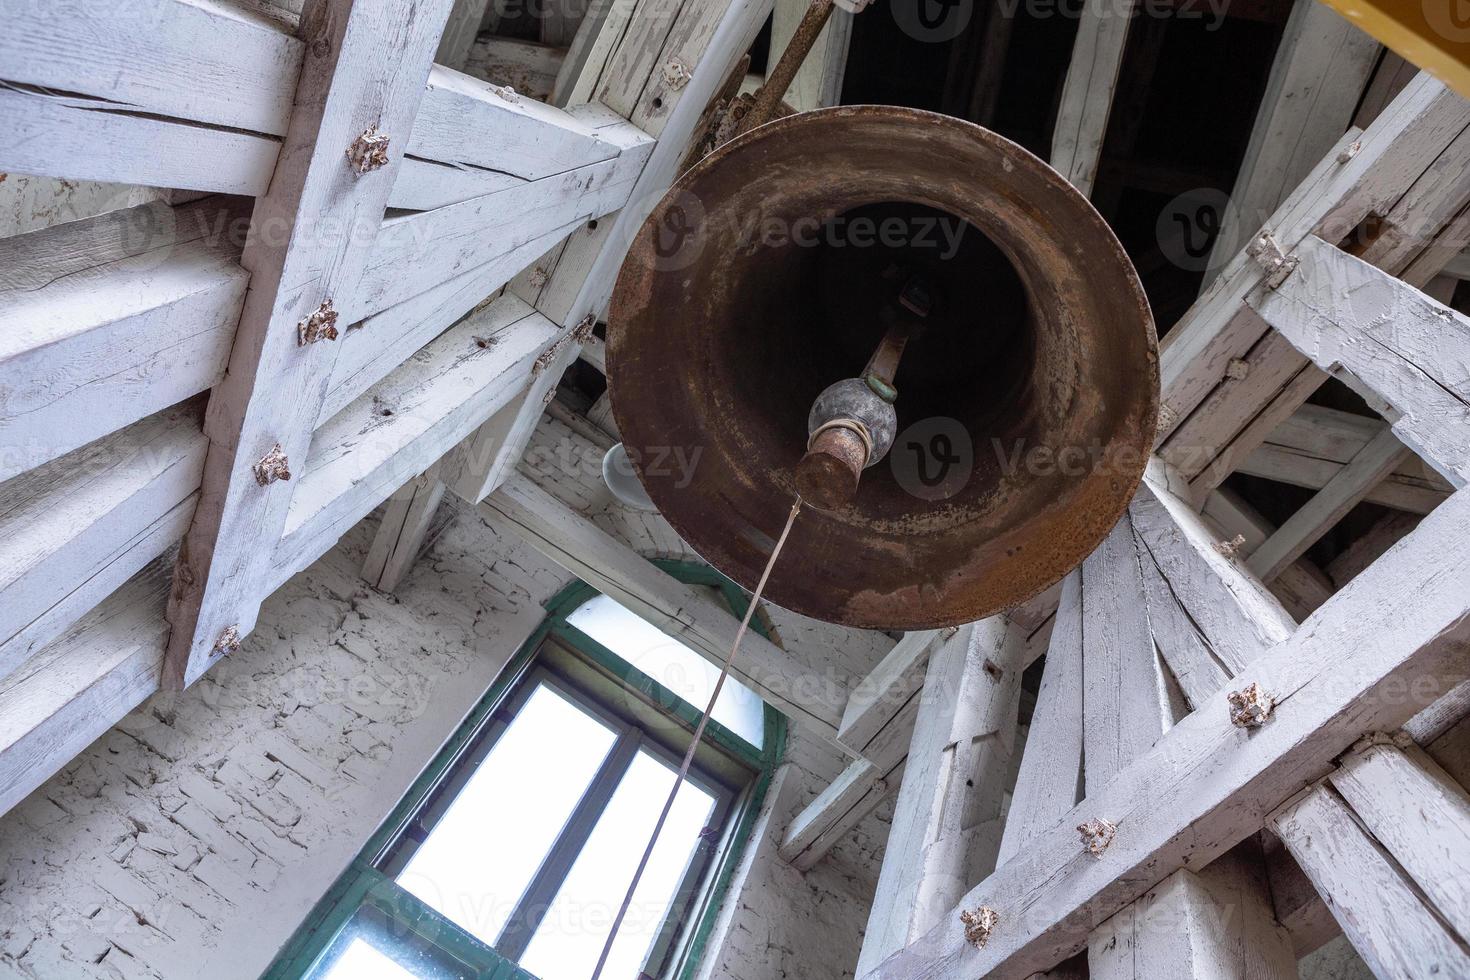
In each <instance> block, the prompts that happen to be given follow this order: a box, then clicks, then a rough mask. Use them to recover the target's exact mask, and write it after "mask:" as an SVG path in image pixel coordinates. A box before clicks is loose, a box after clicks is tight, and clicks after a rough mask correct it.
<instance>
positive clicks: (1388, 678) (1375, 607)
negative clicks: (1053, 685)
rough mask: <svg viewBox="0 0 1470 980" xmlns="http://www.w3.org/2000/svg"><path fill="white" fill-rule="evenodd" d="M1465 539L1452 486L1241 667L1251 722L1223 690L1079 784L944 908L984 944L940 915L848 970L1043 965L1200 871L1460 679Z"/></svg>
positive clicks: (909, 972)
mask: <svg viewBox="0 0 1470 980" xmlns="http://www.w3.org/2000/svg"><path fill="white" fill-rule="evenodd" d="M1465 534H1470V496H1466V495H1465V494H1462V493H1457V494H1456V495H1455V496H1454V497H1451V498H1450V500H1449V501H1447V502H1446V503H1445V504H1444V505H1443V506H1442V507H1440V508H1439V509H1437V510H1436V511H1435V512H1434V513H1433V514H1430V515H1429V516H1428V517H1426V518H1425V520H1424V523H1422V524H1421V525H1420V526H1419V528H1418V529H1417V530H1416V531H1415V532H1414V533H1413V534H1412V535H1410V536H1409V537H1408V538H1406V539H1405V540H1404V541H1403V542H1401V543H1400V544H1399V546H1398V547H1396V548H1394V549H1392V550H1391V551H1389V553H1388V554H1386V555H1384V556H1383V558H1381V559H1379V560H1378V561H1377V562H1375V563H1374V564H1373V565H1372V566H1371V567H1370V568H1368V569H1367V570H1366V571H1364V572H1363V573H1362V574H1361V575H1359V576H1358V577H1357V578H1356V579H1354V580H1353V581H1352V582H1351V583H1349V584H1348V585H1347V586H1346V587H1345V588H1343V589H1342V590H1341V591H1339V592H1338V593H1337V594H1336V595H1335V596H1333V597H1332V598H1331V599H1329V600H1328V601H1327V603H1326V604H1325V605H1324V606H1323V607H1322V608H1321V609H1320V610H1318V611H1317V613H1316V615H1315V617H1314V619H1313V625H1312V628H1310V629H1301V630H1297V631H1296V632H1294V633H1293V634H1292V635H1291V636H1290V637H1289V638H1288V639H1286V640H1284V641H1282V642H1281V643H1279V644H1277V646H1276V647H1274V648H1273V649H1272V650H1270V651H1269V652H1268V653H1266V654H1265V655H1263V656H1261V657H1258V658H1257V659H1256V660H1255V661H1254V662H1252V663H1250V664H1248V665H1246V668H1245V669H1244V670H1243V671H1242V672H1241V673H1240V674H1238V675H1237V676H1236V678H1235V680H1234V682H1233V684H1232V687H1233V688H1237V689H1241V688H1246V687H1248V686H1250V685H1251V684H1258V685H1259V686H1260V687H1261V688H1262V689H1263V690H1265V691H1267V692H1269V693H1270V694H1271V695H1272V696H1273V698H1274V699H1275V710H1274V711H1273V712H1272V713H1271V715H1270V716H1269V718H1268V720H1267V721H1266V722H1265V723H1264V724H1263V725H1262V726H1261V727H1259V728H1257V729H1252V730H1246V729H1243V728H1241V727H1238V726H1237V725H1236V724H1235V723H1234V722H1232V721H1231V719H1230V717H1229V711H1228V706H1227V704H1226V702H1225V698H1224V697H1223V695H1222V696H1221V697H1218V698H1216V699H1214V700H1212V701H1211V702H1210V703H1209V704H1207V705H1206V706H1204V707H1203V708H1202V709H1200V710H1196V711H1194V712H1191V713H1190V714H1189V715H1187V716H1185V717H1184V718H1182V719H1180V720H1179V721H1178V722H1176V723H1175V725H1174V726H1173V727H1172V728H1171V729H1169V731H1168V733H1167V734H1165V735H1164V736H1163V737H1162V738H1160V739H1159V740H1158V742H1157V744H1155V745H1154V747H1153V748H1152V749H1150V750H1149V751H1148V752H1147V753H1146V754H1144V755H1143V756H1142V757H1140V758H1139V759H1137V760H1135V762H1134V763H1133V764H1132V765H1130V766H1128V767H1127V768H1125V769H1123V770H1122V771H1121V772H1120V773H1119V774H1118V776H1117V777H1116V778H1115V779H1114V780H1112V781H1111V782H1109V783H1108V784H1107V785H1106V786H1104V787H1101V788H1100V789H1098V790H1097V791H1095V792H1094V791H1092V789H1091V787H1089V792H1088V796H1087V798H1086V799H1084V800H1083V801H1082V803H1080V804H1079V805H1078V806H1077V807H1076V808H1074V809H1073V811H1072V812H1071V813H1070V814H1069V815H1068V816H1067V817H1066V818H1064V820H1063V821H1059V822H1058V823H1057V825H1055V826H1053V827H1052V828H1050V829H1047V830H1044V831H1042V832H1041V833H1040V834H1039V835H1038V836H1037V837H1036V838H1035V839H1034V841H1033V842H1032V844H1031V845H1029V846H1027V847H1026V848H1024V849H1022V850H1021V851H1020V852H1019V853H1017V854H1016V855H1015V856H1013V857H1012V858H1011V859H1010V860H1008V861H1006V862H1004V863H1003V864H1001V865H1000V866H999V867H997V868H996V870H995V872H994V873H992V874H991V875H990V876H989V877H988V878H986V879H985V880H984V881H982V882H981V883H980V884H979V885H977V886H976V887H975V888H974V889H972V890H971V891H970V893H969V894H967V895H966V896H965V898H964V899H963V900H962V901H961V903H959V904H958V905H957V906H956V907H955V909H954V913H955V914H958V911H959V910H960V909H962V908H965V909H969V908H976V907H978V906H989V907H991V908H994V909H996V910H997V911H998V912H1000V913H1001V916H1002V920H1001V921H1002V925H1001V927H1000V928H997V929H996V930H994V932H993V933H992V934H991V936H990V940H989V942H988V943H987V945H986V946H985V947H984V948H983V949H978V950H977V949H972V948H969V947H968V946H967V945H966V944H965V942H964V938H963V937H962V936H959V935H956V934H955V932H954V930H953V929H951V928H948V923H941V926H940V927H936V928H935V929H932V930H930V931H929V932H928V933H925V934H924V935H923V936H921V937H920V938H918V939H916V940H914V941H913V942H911V943H910V944H909V945H908V946H907V947H906V948H905V949H904V950H903V952H901V953H897V954H895V955H894V956H892V957H890V958H889V959H888V960H886V961H884V962H883V963H882V964H880V965H879V966H878V967H877V969H875V970H874V971H872V972H871V973H869V974H867V976H866V977H864V978H863V980H867V977H871V978H881V980H900V978H902V980H974V977H976V976H985V975H987V974H989V973H991V972H992V971H998V972H997V973H996V975H1000V976H1026V975H1028V974H1030V973H1033V972H1035V971H1037V970H1045V969H1049V968H1050V967H1051V966H1052V965H1053V964H1056V963H1058V962H1061V961H1062V960H1065V959H1067V958H1068V957H1070V956H1072V955H1074V954H1075V953H1077V952H1078V951H1079V950H1081V949H1083V948H1085V947H1086V945H1087V937H1088V934H1089V933H1090V932H1091V931H1092V929H1093V928H1094V927H1095V926H1097V925H1100V924H1102V922H1103V921H1105V920H1106V919H1107V918H1108V917H1110V916H1111V915H1112V914H1113V913H1115V912H1117V911H1119V910H1121V909H1122V908H1123V907H1125V906H1126V905H1127V904H1128V903H1130V902H1132V901H1133V900H1135V899H1137V898H1139V897H1141V896H1143V895H1144V894H1146V893H1147V892H1148V890H1149V889H1150V888H1151V887H1153V885H1155V884H1157V883H1158V882H1160V881H1162V880H1163V879H1164V878H1166V877H1168V875H1170V874H1172V873H1173V872H1174V871H1177V870H1179V869H1181V868H1185V867H1190V868H1200V867H1203V866H1206V865H1207V864H1208V863H1209V862H1211V861H1212V860H1214V859H1215V858H1216V857H1218V856H1220V855H1221V854H1224V853H1225V852H1226V851H1228V850H1229V849H1231V848H1232V847H1234V846H1235V845H1236V844H1238V843H1240V842H1241V841H1242V840H1245V839H1246V838H1247V837H1249V836H1251V835H1253V834H1255V833H1256V832H1257V831H1259V829H1260V827H1261V823H1262V821H1263V820H1264V816H1265V814H1267V813H1269V812H1270V811H1271V810H1272V809H1274V808H1275V807H1277V806H1280V805H1281V804H1282V803H1283V802H1285V801H1286V800H1287V799H1288V798H1289V797H1291V796H1292V795H1293V794H1294V793H1296V792H1298V791H1300V790H1301V789H1302V788H1304V787H1305V786H1306V785H1308V784H1309V782H1310V780H1311V779H1312V778H1313V775H1314V774H1316V773H1320V772H1323V771H1325V770H1326V767H1327V766H1328V765H1329V764H1330V763H1331V761H1332V760H1333V759H1335V758H1337V757H1338V756H1339V755H1341V754H1342V752H1343V751H1345V750H1346V749H1347V748H1348V747H1349V746H1351V745H1352V743H1353V742H1354V741H1356V740H1357V738H1358V737H1359V736H1360V735H1361V734H1362V732H1364V731H1372V730H1393V729H1395V728H1397V727H1399V726H1402V725H1403V724H1404V723H1405V722H1406V721H1407V720H1409V719H1410V718H1412V717H1413V716H1414V715H1415V714H1417V713H1418V712H1419V711H1420V710H1422V709H1423V708H1424V707H1426V706H1427V704H1428V703H1429V702H1432V701H1433V700H1436V699H1437V695H1439V694H1442V693H1443V692H1445V691H1448V690H1449V689H1450V688H1452V687H1454V685H1455V684H1457V683H1459V682H1460V681H1461V680H1463V679H1465V677H1467V676H1470V656H1467V650H1470V618H1467V614H1470V553H1466V552H1464V551H1463V550H1462V549H1445V548H1443V546H1442V543H1443V542H1444V541H1447V540H1461V538H1462V536H1463V535H1465ZM1406 691H1407V692H1408V693H1407V694H1406V693H1405V692H1406ZM1093 813H1101V814H1105V815H1107V818H1108V819H1109V820H1111V821H1112V822H1113V823H1114V824H1115V825H1116V827H1117V828H1118V833H1117V835H1116V837H1115V839H1114V840H1113V843H1112V844H1111V846H1109V847H1108V849H1107V850H1106V852H1105V853H1104V854H1103V855H1102V856H1101V857H1100V858H1098V859H1096V860H1093V859H1092V857H1091V855H1082V854H1079V846H1080V845H1079V841H1078V838H1077V831H1076V830H1075V829H1073V826H1072V824H1075V823H1079V822H1081V821H1082V820H1085V819H1087V817H1088V816H1089V815H1090V814H1093ZM1303 867H1305V865H1303ZM1308 871H1309V873H1310V869H1308ZM1008 909H1009V910H1010V911H1011V913H1012V914H1011V915H1010V916H1008V917H1007V916H1006V911H1007V910H1008ZM1006 923H1009V925H1006ZM1446 975H1453V972H1451V973H1450V974H1446Z"/></svg>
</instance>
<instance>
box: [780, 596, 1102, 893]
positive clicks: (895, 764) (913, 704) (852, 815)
mask: <svg viewBox="0 0 1470 980" xmlns="http://www.w3.org/2000/svg"><path fill="white" fill-rule="evenodd" d="M1007 618H1008V619H1010V621H1011V622H1012V624H1013V625H1014V626H1015V627H1016V628H1017V629H1019V630H1020V631H1021V633H1022V634H1023V635H1025V636H1026V643H1025V649H1024V651H1023V653H1022V659H1023V661H1024V663H1023V667H1029V666H1030V665H1031V664H1032V663H1034V662H1035V661H1036V660H1038V659H1039V658H1040V657H1041V655H1042V654H1043V653H1045V652H1046V649H1047V644H1048V643H1049V642H1050V639H1051V635H1052V628H1051V619H1050V618H1048V619H1046V621H1045V622H1043V623H1039V624H1033V623H1031V622H1030V621H1029V617H1020V618H1017V617H1015V616H1009V615H1008V616H1007ZM942 633H943V631H941V634H942ZM898 652H899V651H898V650H897V648H895V650H894V651H891V653H898ZM930 652H931V653H932V651H930ZM902 659H905V660H907V656H906V655H905V656H904V657H903V658H902ZM874 673H877V671H874ZM1079 677H1080V675H1079ZM1079 683H1080V681H1079ZM920 685H922V678H921V679H920ZM889 690H890V691H894V690H895V689H894V688H890V689H889ZM857 691H858V688H855V689H854V692H853V697H850V698H849V699H848V710H849V711H850V710H851V708H852V706H853V705H854V704H855V703H858V702H857V698H856V695H857ZM890 708H891V709H892V710H891V713H888V714H887V721H886V722H885V723H884V724H883V725H881V726H879V727H876V728H875V729H873V730H872V734H871V735H869V736H868V737H867V739H866V740H865V741H863V743H862V748H861V754H862V758H860V759H858V760H856V761H855V762H853V763H851V764H850V765H848V767H847V768H846V769H844V770H843V771H842V773H841V774H840V775H839V776H838V777H837V778H836V779H834V780H833V781H832V784H831V785H830V786H829V787H828V788H827V789H826V790H824V791H823V792H822V793H821V794H820V795H818V796H817V798H816V799H814V800H812V802H811V803H810V804H808V805H807V806H806V807H805V808H804V809H803V810H802V811H801V813H799V814H798V815H797V816H796V817H795V818H793V820H792V822H791V825H790V827H789V828H788V829H787V833H786V837H785V839H784V841H783V843H782V845H781V849H780V854H781V857H782V859H783V860H786V861H789V862H790V863H791V864H792V865H794V866H795V867H796V868H798V869H800V870H802V871H807V870H810V869H811V868H812V867H813V866H815V865H816V864H817V862H818V861H820V860H821V859H822V857H823V856H825V855H826V853H827V852H828V851H829V850H831V849H832V847H833V846H835V845H836V844H837V843H838V842H839V841H841V840H842V838H843V837H845V836H846V835H847V832H848V831H849V830H851V829H852V828H853V827H855V826H857V825H858V824H859V823H860V822H861V821H862V820H863V818H864V817H866V816H867V815H868V814H869V813H872V812H873V811H874V810H875V809H877V808H878V806H879V805H880V804H881V803H882V802H883V801H884V800H885V799H886V798H887V797H888V796H889V795H891V794H892V792H893V791H894V790H895V789H896V788H897V787H898V785H899V783H900V781H901V779H902V776H903V771H904V766H905V764H906V762H907V759H908V748H909V740H910V738H912V736H913V731H914V722H915V719H916V718H917V716H918V713H919V688H918V687H915V688H914V690H913V691H912V692H911V693H910V694H909V696H908V697H907V698H904V699H898V698H896V697H895V698H892V699H891V701H890V702H888V703H886V704H885V706H884V711H885V712H888V710H889V709H890ZM1080 712H1081V703H1080V701H1079V702H1078V705H1077V715H1076V718H1075V719H1073V720H1074V721H1075V723H1076V724H1078V725H1080V724H1081V713H1080ZM845 723H846V712H844V724H845ZM1034 724H1035V722H1034V721H1033V725H1034ZM841 737H842V735H841V731H840V730H839V733H838V738H839V740H840V739H841ZM1077 738H1078V739H1079V741H1078V742H1077V749H1078V752H1079V754H1080V751H1081V742H1080V738H1081V735H1080V733H1079V734H1078V735H1077ZM854 741H856V740H854ZM842 744H844V745H847V744H848V743H846V742H844V743H842ZM1028 744H1029V743H1028ZM1015 762H1017V763H1019V760H1015ZM1073 781H1074V783H1075V781H1076V779H1075V774H1074V779H1073Z"/></svg>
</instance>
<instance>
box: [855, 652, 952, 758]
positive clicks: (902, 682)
mask: <svg viewBox="0 0 1470 980" xmlns="http://www.w3.org/2000/svg"><path fill="white" fill-rule="evenodd" d="M941 632H946V633H949V634H951V635H952V634H953V631H952V630H947V631H941V630H922V631H919V632H916V633H905V634H904V636H903V638H902V639H901V640H899V641H898V642H897V643H895V644H894V645H893V649H892V650H889V651H888V653H887V654H886V655H885V656H884V657H883V659H882V660H880V661H878V665H877V666H876V667H874V668H873V669H872V670H871V671H870V672H869V673H868V674H867V676H866V677H864V678H863V679H862V680H861V681H859V682H858V683H857V686H856V687H854V688H853V690H852V696H851V697H850V698H848V700H847V708H846V709H845V710H844V711H843V712H842V724H841V726H839V728H838V730H837V741H839V742H841V743H842V744H843V745H846V746H847V747H848V748H849V749H851V750H852V751H853V752H855V753H857V754H858V755H860V756H866V755H867V749H868V745H869V743H871V742H872V741H873V739H874V738H875V737H876V736H877V735H878V733H879V732H880V731H882V729H883V728H885V727H886V726H887V725H888V724H889V723H890V722H892V721H893V719H894V717H895V716H896V715H897V714H898V713H899V712H900V711H901V710H902V709H903V706H904V705H905V704H906V703H907V702H908V701H909V699H910V698H912V697H913V696H914V695H915V694H916V693H917V692H918V691H919V689H920V688H921V687H923V685H924V675H925V672H926V670H927V668H928V666H929V655H930V654H931V653H932V652H933V651H934V650H935V649H936V648H937V647H938V646H939V644H940V643H941V642H942V638H941V636H940V634H941Z"/></svg>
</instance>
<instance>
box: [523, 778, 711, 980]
mask: <svg viewBox="0 0 1470 980" xmlns="http://www.w3.org/2000/svg"><path fill="white" fill-rule="evenodd" d="M674 776H675V773H674V770H672V769H670V768H669V767H668V766H666V765H664V764H663V763H662V762H660V761H659V760H658V759H656V758H654V757H653V756H652V755H649V754H648V753H647V752H640V753H639V754H638V757H637V758H636V759H634V760H633V764H632V765H631V766H630V767H629V768H628V771H627V773H626V774H625V775H624V776H623V780H622V782H621V783H619V784H618V788H617V791H616V792H614V793H613V797H612V800H611V801H609V803H608V805H607V809H606V810H604V811H603V814H602V818H601V819H600V820H598V822H597V826H596V827H595V828H594V829H593V831H592V836H591V837H590V838H588V840H587V846H586V847H584V848H583V849H582V853H581V854H580V855H578V857H577V860H576V862H575V863H574V864H573V865H572V870H571V873H570V874H568V875H567V880H566V882H565V883H564V884H563V885H562V888H561V891H559V892H558V893H557V896H556V900H555V901H554V902H552V905H551V909H550V911H549V912H548V914H547V916H546V918H545V920H544V921H543V922H542V923H541V926H540V928H539V929H538V930H537V932H536V935H535V937H534V938H533V939H532V940H531V944H530V945H529V946H528V947H527V948H526V952H525V955H523V956H522V957H521V966H522V967H524V968H525V969H527V970H529V971H531V972H532V973H534V974H535V975H536V976H538V977H540V978H541V980H586V978H587V977H589V976H591V975H592V970H593V968H594V967H595V966H596V965H597V957H598V956H599V955H601V953H602V944H603V943H604V942H605V941H606V940H607V934H608V930H609V929H611V928H612V921H613V918H614V917H615V916H616V915H617V911H618V906H619V905H621V904H622V901H623V895H624V893H625V892H626V891H627V890H628V884H629V882H631V881H632V880H633V872H634V871H635V870H636V869H637V867H638V860H639V858H641V857H642V856H643V848H644V847H646V846H647V844H648V835H649V834H651V833H653V826H654V824H655V823H657V821H658V815H659V812H660V811H661V810H662V809H663V805H664V801H665V800H666V799H667V798H668V795H669V790H670V789H672V788H673V785H674ZM714 803H715V800H714V797H712V796H710V795H709V794H708V793H706V792H705V791H704V790H702V789H700V788H699V787H698V786H695V785H693V784H691V783H688V782H686V783H685V784H684V785H683V786H682V787H680V789H679V796H678V797H677V799H675V801H674V807H673V809H672V810H670V811H669V819H668V820H667V821H666V822H665V823H664V829H663V832H662V833H661V834H660V835H659V839H658V845H657V846H656V847H655V848H654V851H653V856H652V857H651V858H650V859H649V862H648V867H647V868H646V869H645V870H644V872H643V878H642V880H641V881H639V883H638V890H637V892H635V893H634V895H633V903H632V905H630V906H629V907H628V915H627V918H626V919H624V920H623V925H622V928H621V929H619V930H618V938H617V941H616V942H615V943H614V944H613V949H612V955H611V956H609V957H608V961H607V966H606V967H605V968H604V970H603V973H602V975H603V976H604V977H619V978H621V977H635V976H637V975H638V971H639V970H640V969H641V968H642V967H643V961H644V959H645V958H646V957H647V956H648V952H649V948H650V947H651V946H652V944H653V941H654V939H655V938H656V937H657V935H658V931H659V926H661V925H662V924H663V921H664V917H665V916H666V915H668V912H669V906H670V904H671V903H672V901H673V899H674V896H675V893H676V891H677V889H678V887H679V884H680V882H681V881H682V880H683V877H684V872H685V869H686V868H687V867H688V864H689V860H690V858H691V857H692V856H693V855H694V852H695V848H696V847H697V846H698V845H699V832H700V831H701V830H703V829H704V827H705V825H706V823H707V822H708V820H709V818H710V814H711V812H712V811H713V809H714Z"/></svg>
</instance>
